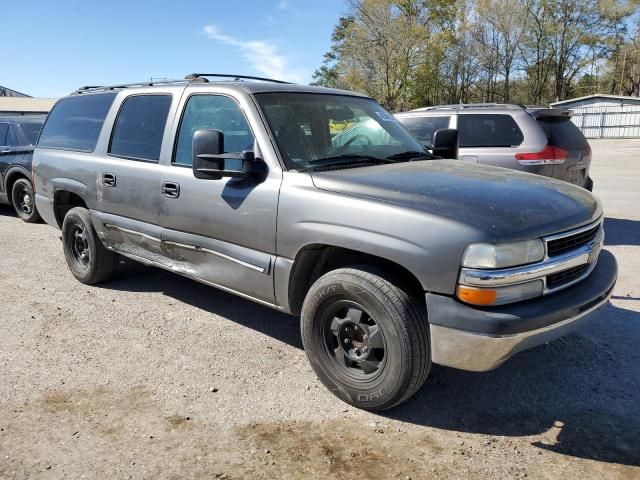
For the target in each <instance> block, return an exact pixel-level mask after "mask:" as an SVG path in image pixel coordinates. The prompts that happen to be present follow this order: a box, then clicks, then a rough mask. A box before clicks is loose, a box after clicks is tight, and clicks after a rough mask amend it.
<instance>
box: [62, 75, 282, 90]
mask: <svg viewBox="0 0 640 480" xmlns="http://www.w3.org/2000/svg"><path fill="white" fill-rule="evenodd" d="M207 77H214V78H228V79H233V80H237V81H239V80H258V81H261V82H272V83H283V84H290V82H285V81H283V80H274V79H273V78H265V77H254V76H251V75H234V74H225V73H191V74H189V75H187V76H186V77H184V79H177V80H156V81H150V82H135V83H121V84H117V85H87V86H84V87H80V88H78V89H77V90H76V91H75V92H73V94H81V93H89V92H95V91H101V90H115V89H118V88H131V87H153V86H154V85H180V84H185V83H187V84H188V83H208V82H209V79H208V78H207Z"/></svg>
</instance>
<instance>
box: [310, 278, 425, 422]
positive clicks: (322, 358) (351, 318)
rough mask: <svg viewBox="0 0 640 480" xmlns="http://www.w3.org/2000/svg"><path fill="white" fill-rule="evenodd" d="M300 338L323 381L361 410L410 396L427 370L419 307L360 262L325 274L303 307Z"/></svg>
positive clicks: (384, 406) (422, 311) (421, 308)
mask: <svg viewBox="0 0 640 480" xmlns="http://www.w3.org/2000/svg"><path fill="white" fill-rule="evenodd" d="M301 326H302V341H303V343H304V347H305V350H306V352H307V357H308V358H309V361H310V363H311V366H312V367H313V369H314V371H315V372H316V374H317V375H318V377H319V378H320V380H321V381H322V383H323V384H324V385H325V386H326V387H327V388H328V389H329V390H331V391H332V392H333V393H334V394H335V395H336V396H337V397H339V398H340V399H342V400H344V401H345V402H347V403H349V404H351V405H354V406H356V407H359V408H363V409H368V410H385V409H388V408H391V407H393V406H395V405H397V404H399V403H401V402H403V401H405V400H406V399H407V398H409V397H410V396H411V395H413V394H414V393H415V392H416V391H417V390H418V389H419V388H420V387H421V386H422V384H423V383H424V381H425V380H426V378H427V376H428V374H429V370H430V368H431V355H430V351H429V330H428V322H427V317H426V310H425V307H424V305H422V304H420V303H419V302H418V301H416V300H415V299H413V298H412V297H411V296H410V295H408V294H407V293H406V292H405V291H404V290H402V289H400V288H399V287H397V286H396V285H395V284H393V283H391V282H390V281H388V280H386V279H385V278H383V277H381V276H379V275H377V274H376V273H374V272H373V271H370V270H369V269H367V268H366V267H362V268H359V267H356V268H342V269H339V270H335V271H332V272H329V273H327V274H326V275H324V276H322V277H321V278H320V279H318V281H316V282H315V283H314V284H313V286H312V287H311V289H310V290H309V292H308V294H307V297H306V299H305V301H304V304H303V307H302V315H301Z"/></svg>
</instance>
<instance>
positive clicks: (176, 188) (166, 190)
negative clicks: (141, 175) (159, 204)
mask: <svg viewBox="0 0 640 480" xmlns="http://www.w3.org/2000/svg"><path fill="white" fill-rule="evenodd" d="M162 194H163V195H164V196H165V197H167V198H178V197H179V196H180V185H178V184H177V183H175V182H164V183H163V184H162Z"/></svg>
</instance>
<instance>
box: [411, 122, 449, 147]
mask: <svg viewBox="0 0 640 480" xmlns="http://www.w3.org/2000/svg"><path fill="white" fill-rule="evenodd" d="M450 119H451V117H448V116H447V117H440V116H438V117H404V118H398V120H399V121H400V123H401V124H402V125H404V128H406V129H407V130H408V131H409V133H410V134H411V135H413V137H414V138H415V139H416V140H418V142H420V143H421V144H423V145H429V146H431V145H432V144H433V134H434V133H436V130H440V129H443V128H449V121H450Z"/></svg>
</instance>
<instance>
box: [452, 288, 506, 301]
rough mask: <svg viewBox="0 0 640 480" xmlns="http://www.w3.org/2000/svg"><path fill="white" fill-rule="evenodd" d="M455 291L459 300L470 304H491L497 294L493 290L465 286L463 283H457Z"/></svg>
mask: <svg viewBox="0 0 640 480" xmlns="http://www.w3.org/2000/svg"><path fill="white" fill-rule="evenodd" d="M457 293H458V298H459V299H460V300H462V301H463V302H465V303H470V304H472V305H493V303H494V302H495V301H496V296H497V293H496V291H495V290H489V289H486V288H472V287H465V286H464V285H458V291H457Z"/></svg>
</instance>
